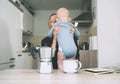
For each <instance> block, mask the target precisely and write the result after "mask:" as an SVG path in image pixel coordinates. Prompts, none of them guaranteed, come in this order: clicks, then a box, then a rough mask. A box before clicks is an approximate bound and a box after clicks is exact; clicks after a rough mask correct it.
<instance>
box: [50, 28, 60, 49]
mask: <svg viewBox="0 0 120 84" xmlns="http://www.w3.org/2000/svg"><path fill="white" fill-rule="evenodd" d="M60 30H61V27H60V26H57V27H55V28H54V29H53V40H52V44H51V47H52V48H56V44H57V35H58V33H59V31H60Z"/></svg>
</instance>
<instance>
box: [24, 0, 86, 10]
mask: <svg viewBox="0 0 120 84" xmlns="http://www.w3.org/2000/svg"><path fill="white" fill-rule="evenodd" d="M22 1H24V2H25V3H27V4H28V5H29V6H30V7H31V8H32V9H33V10H57V9H58V8H60V7H66V8H67V9H69V10H77V9H79V10H82V9H83V4H84V2H85V1H86V0H22Z"/></svg>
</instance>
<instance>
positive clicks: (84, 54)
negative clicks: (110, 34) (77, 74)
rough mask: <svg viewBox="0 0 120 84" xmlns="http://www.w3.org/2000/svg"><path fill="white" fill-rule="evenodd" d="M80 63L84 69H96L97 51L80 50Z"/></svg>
mask: <svg viewBox="0 0 120 84" xmlns="http://www.w3.org/2000/svg"><path fill="white" fill-rule="evenodd" d="M80 61H81V63H82V68H96V67H97V66H98V65H97V50H80Z"/></svg>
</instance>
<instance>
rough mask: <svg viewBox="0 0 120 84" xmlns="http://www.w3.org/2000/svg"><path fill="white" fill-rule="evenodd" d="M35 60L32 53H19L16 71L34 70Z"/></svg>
mask: <svg viewBox="0 0 120 84" xmlns="http://www.w3.org/2000/svg"><path fill="white" fill-rule="evenodd" d="M32 65H33V58H32V56H31V54H30V53H19V54H18V55H17V57H16V60H15V69H32Z"/></svg>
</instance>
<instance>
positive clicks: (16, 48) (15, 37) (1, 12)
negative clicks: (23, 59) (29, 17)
mask: <svg viewBox="0 0 120 84" xmlns="http://www.w3.org/2000/svg"><path fill="white" fill-rule="evenodd" d="M21 13H22V12H21V11H20V10H19V9H18V8H17V7H16V6H14V5H13V4H12V3H11V2H9V0H0V22H1V23H0V24H2V23H3V24H4V25H3V26H2V27H1V29H2V33H0V34H1V35H0V36H1V39H3V40H2V41H3V42H2V43H3V44H1V45H2V46H3V47H0V50H3V51H4V52H3V55H0V56H3V57H4V59H9V58H14V57H15V56H16V53H17V52H21V51H22V30H21V29H20V25H22V24H20V15H21ZM21 18H22V17H21Z"/></svg>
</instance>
